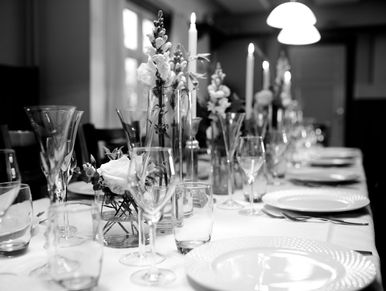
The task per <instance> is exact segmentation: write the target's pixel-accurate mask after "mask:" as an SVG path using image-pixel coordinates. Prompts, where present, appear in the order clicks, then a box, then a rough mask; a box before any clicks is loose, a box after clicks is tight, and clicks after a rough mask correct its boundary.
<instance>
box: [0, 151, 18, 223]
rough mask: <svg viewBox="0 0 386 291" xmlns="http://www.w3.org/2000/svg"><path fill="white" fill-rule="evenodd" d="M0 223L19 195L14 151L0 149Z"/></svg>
mask: <svg viewBox="0 0 386 291" xmlns="http://www.w3.org/2000/svg"><path fill="white" fill-rule="evenodd" d="M0 182H1V183H2V186H1V187H0V223H1V218H2V217H3V216H4V215H5V213H6V212H7V209H8V208H9V207H10V206H11V205H12V203H13V201H14V200H15V198H16V196H17V194H18V193H19V189H20V183H21V177H20V171H19V166H18V164H17V160H16V155H15V151H14V150H12V149H0Z"/></svg>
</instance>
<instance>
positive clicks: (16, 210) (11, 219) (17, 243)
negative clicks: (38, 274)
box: [0, 182, 33, 256]
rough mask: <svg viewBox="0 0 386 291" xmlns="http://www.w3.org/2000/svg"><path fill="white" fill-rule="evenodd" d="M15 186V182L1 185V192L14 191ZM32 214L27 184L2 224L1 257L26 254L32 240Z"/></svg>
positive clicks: (0, 238)
mask: <svg viewBox="0 0 386 291" xmlns="http://www.w3.org/2000/svg"><path fill="white" fill-rule="evenodd" d="M13 184H14V182H2V183H0V192H5V191H7V189H12V188H13V187H14V185H13ZM1 197H2V196H1ZM32 213H33V211H32V198H31V191H30V188H29V186H28V185H27V184H20V190H19V191H18V192H17V195H16V198H15V200H14V201H13V203H12V205H11V206H10V207H9V208H8V210H7V211H6V213H5V215H4V216H3V217H2V221H1V223H0V256H1V255H3V256H16V255H20V254H23V253H25V251H26V250H27V248H28V245H29V242H30V240H31V232H32V217H33V214H32Z"/></svg>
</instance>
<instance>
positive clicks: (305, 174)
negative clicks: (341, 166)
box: [287, 169, 360, 184]
mask: <svg viewBox="0 0 386 291" xmlns="http://www.w3.org/2000/svg"><path fill="white" fill-rule="evenodd" d="M287 178H288V179H290V180H295V181H299V182H312V183H326V184H339V183H354V182H358V181H359V180H360V176H359V175H358V174H357V173H355V172H353V171H342V170H336V171H331V170H330V169H329V170H327V169H320V170H313V169H304V170H303V169H300V170H295V171H289V172H288V173H287Z"/></svg>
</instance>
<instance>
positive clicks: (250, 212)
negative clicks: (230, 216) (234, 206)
mask: <svg viewBox="0 0 386 291" xmlns="http://www.w3.org/2000/svg"><path fill="white" fill-rule="evenodd" d="M239 214H241V215H246V216H259V215H261V211H260V210H259V209H257V208H251V207H248V208H244V209H241V210H240V211H239Z"/></svg>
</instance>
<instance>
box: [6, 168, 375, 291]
mask: <svg viewBox="0 0 386 291" xmlns="http://www.w3.org/2000/svg"><path fill="white" fill-rule="evenodd" d="M354 169H355V171H356V172H358V173H360V174H361V176H362V180H361V182H360V183H358V184H356V185H355V186H354V187H355V188H356V189H358V190H360V192H361V193H362V194H363V195H368V193H367V189H366V182H365V177H364V173H363V168H362V165H361V162H360V161H358V163H357V165H356V166H355V167H354ZM290 187H301V186H294V185H291V184H290V183H289V182H286V183H285V184H284V185H283V186H280V187H278V186H275V187H269V188H268V191H272V190H274V189H278V188H290ZM344 187H345V186H343V188H344ZM347 187H350V188H352V187H353V186H352V185H350V186H347ZM330 189H331V191H334V188H333V187H331V188H330ZM215 198H216V200H217V203H219V202H221V201H222V200H223V199H225V198H226V197H225V196H216V197H215ZM235 198H236V199H238V200H243V194H242V191H237V192H236V194H235ZM259 206H260V207H262V206H263V205H262V203H260V205H259ZM47 207H48V200H47V199H43V200H38V201H35V202H34V211H35V213H38V212H40V211H44V210H46V209H47ZM214 217H215V219H214V228H213V236H212V240H220V239H225V238H236V237H245V236H294V237H301V238H307V239H313V240H318V241H324V242H329V243H333V244H336V245H340V246H344V247H346V248H349V249H353V250H367V251H371V252H372V253H373V255H372V256H370V257H369V258H370V259H371V260H372V261H373V262H374V263H375V265H376V266H377V271H378V274H377V283H376V284H373V285H375V286H376V287H375V288H374V290H382V286H381V279H380V267H379V256H378V254H377V251H376V248H375V241H374V226H373V221H372V216H371V214H370V211H369V208H367V209H366V210H364V211H362V212H361V213H360V214H359V216H356V217H350V219H351V220H352V221H368V222H369V225H367V226H349V225H338V224H332V223H313V222H307V223H299V222H289V221H287V220H284V219H275V218H270V217H267V216H265V215H262V216H258V217H247V216H241V215H239V214H238V213H237V211H229V210H221V209H219V208H217V207H215V210H214ZM44 228H45V225H44V224H41V225H39V227H38V229H37V230H36V231H35V234H34V236H33V238H32V241H31V243H30V246H29V249H28V252H27V253H26V254H25V255H23V256H20V257H16V258H0V273H1V272H14V273H17V274H20V275H26V274H28V272H29V270H31V269H32V268H33V267H34V266H36V265H37V264H38V263H40V262H43V261H44V260H45V259H46V253H45V250H44V249H43V244H44V236H43V233H44ZM156 247H157V250H158V251H159V252H161V253H163V254H164V255H166V256H167V259H166V260H165V261H164V262H163V263H161V264H160V265H159V266H160V267H165V268H170V269H172V270H173V271H174V272H175V273H176V275H177V280H176V281H175V282H174V283H172V284H170V285H168V286H166V287H164V288H155V287H142V286H138V285H134V284H133V283H132V282H131V281H130V275H131V274H132V273H133V272H134V271H136V270H138V268H136V267H127V266H124V265H122V264H120V263H119V262H118V260H119V258H120V257H121V256H122V255H124V254H127V253H129V252H132V251H135V249H113V248H107V247H106V248H104V261H103V270H102V274H101V278H100V282H99V286H98V288H97V290H100V291H104V290H106V291H107V290H108V291H121V290H122V291H127V290H164V289H165V290H194V289H193V287H192V286H191V285H190V284H189V283H188V281H187V278H186V274H185V271H184V256H183V255H181V254H179V253H178V252H177V249H176V246H175V243H174V238H173V235H162V236H158V237H157V243H156ZM0 283H1V282H0ZM4 288H5V289H4ZM0 289H1V290H2V291H3V290H4V291H5V290H7V288H6V287H4V286H1V285H0Z"/></svg>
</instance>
